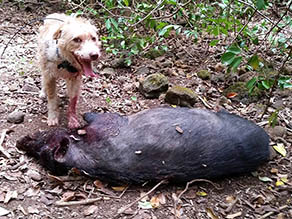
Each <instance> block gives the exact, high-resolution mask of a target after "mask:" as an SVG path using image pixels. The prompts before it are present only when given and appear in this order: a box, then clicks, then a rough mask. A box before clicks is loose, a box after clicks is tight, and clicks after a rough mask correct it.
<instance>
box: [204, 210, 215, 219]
mask: <svg viewBox="0 0 292 219" xmlns="http://www.w3.org/2000/svg"><path fill="white" fill-rule="evenodd" d="M206 212H207V215H208V216H209V217H210V218H211V219H218V216H217V215H216V214H215V213H214V211H213V209H211V208H206Z"/></svg>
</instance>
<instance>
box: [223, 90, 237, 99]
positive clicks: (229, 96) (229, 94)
mask: <svg viewBox="0 0 292 219" xmlns="http://www.w3.org/2000/svg"><path fill="white" fill-rule="evenodd" d="M237 95H238V93H235V92H230V93H228V94H227V95H226V97H227V98H230V99H231V98H234V97H236V96H237Z"/></svg>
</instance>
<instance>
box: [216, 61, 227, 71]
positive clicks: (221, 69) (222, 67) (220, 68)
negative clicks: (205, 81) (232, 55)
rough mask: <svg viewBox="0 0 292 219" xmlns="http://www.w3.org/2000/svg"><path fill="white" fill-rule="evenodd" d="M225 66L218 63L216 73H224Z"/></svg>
mask: <svg viewBox="0 0 292 219" xmlns="http://www.w3.org/2000/svg"><path fill="white" fill-rule="evenodd" d="M224 67H225V66H224V65H223V64H222V63H220V62H219V63H217V64H216V65H215V71H216V72H222V71H223V70H224Z"/></svg>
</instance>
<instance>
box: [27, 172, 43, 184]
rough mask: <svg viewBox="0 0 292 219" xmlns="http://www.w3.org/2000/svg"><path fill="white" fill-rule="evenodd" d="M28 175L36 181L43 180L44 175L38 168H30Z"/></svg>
mask: <svg viewBox="0 0 292 219" xmlns="http://www.w3.org/2000/svg"><path fill="white" fill-rule="evenodd" d="M26 175H27V176H28V177H29V178H31V179H32V180H34V181H41V180H42V175H41V174H40V173H39V172H38V171H36V170H28V171H27V172H26Z"/></svg>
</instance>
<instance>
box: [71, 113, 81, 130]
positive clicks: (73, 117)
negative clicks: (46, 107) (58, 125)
mask: <svg viewBox="0 0 292 219" xmlns="http://www.w3.org/2000/svg"><path fill="white" fill-rule="evenodd" d="M68 127H69V129H76V128H79V127H80V123H79V122H78V119H77V116H76V115H70V116H69V118H68Z"/></svg>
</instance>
